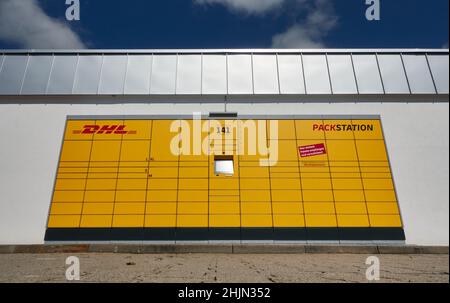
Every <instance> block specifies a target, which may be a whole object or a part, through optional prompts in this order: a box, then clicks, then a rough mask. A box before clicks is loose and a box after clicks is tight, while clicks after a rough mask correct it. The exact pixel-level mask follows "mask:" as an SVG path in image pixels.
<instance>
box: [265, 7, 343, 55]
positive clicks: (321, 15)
mask: <svg viewBox="0 0 450 303" xmlns="http://www.w3.org/2000/svg"><path fill="white" fill-rule="evenodd" d="M337 21H338V18H337V16H336V14H335V12H334V7H333V4H332V3H331V2H330V1H328V0H314V2H313V4H312V5H311V6H309V7H308V8H307V16H306V19H305V20H304V21H303V22H298V23H296V24H294V25H293V26H291V27H290V28H289V29H288V30H287V31H285V32H283V33H280V34H277V35H275V36H274V37H273V38H272V47H274V48H323V47H325V43H324V38H325V37H326V36H327V35H328V33H329V32H330V31H331V30H332V29H333V28H334V27H335V26H336V25H337Z"/></svg>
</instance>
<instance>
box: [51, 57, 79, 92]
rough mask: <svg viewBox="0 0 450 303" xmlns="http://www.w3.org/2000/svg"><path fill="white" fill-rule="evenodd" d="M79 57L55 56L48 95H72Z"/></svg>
mask: <svg viewBox="0 0 450 303" xmlns="http://www.w3.org/2000/svg"><path fill="white" fill-rule="evenodd" d="M77 62H78V56H55V58H54V60H53V67H52V71H51V74H50V80H49V83H48V89H47V94H50V95H69V94H72V89H73V81H74V79H75V71H76V69H77Z"/></svg>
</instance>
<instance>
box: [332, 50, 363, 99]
mask: <svg viewBox="0 0 450 303" xmlns="http://www.w3.org/2000/svg"><path fill="white" fill-rule="evenodd" d="M328 65H329V67H330V77H331V84H332V86H333V93H334V94H357V93H358V90H357V89H356V82H355V74H354V72H353V64H352V58H351V57H350V56H349V55H329V56H328Z"/></svg>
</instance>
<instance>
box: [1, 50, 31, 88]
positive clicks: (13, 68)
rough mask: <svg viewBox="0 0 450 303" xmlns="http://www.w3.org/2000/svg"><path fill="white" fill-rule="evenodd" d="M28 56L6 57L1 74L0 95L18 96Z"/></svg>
mask: <svg viewBox="0 0 450 303" xmlns="http://www.w3.org/2000/svg"><path fill="white" fill-rule="evenodd" d="M27 61H28V56H21V55H18V56H15V55H13V56H5V59H4V60H3V67H2V70H1V74H0V94H2V95H18V94H19V93H20V89H21V87H22V81H23V76H24V73H25V69H26V67H27Z"/></svg>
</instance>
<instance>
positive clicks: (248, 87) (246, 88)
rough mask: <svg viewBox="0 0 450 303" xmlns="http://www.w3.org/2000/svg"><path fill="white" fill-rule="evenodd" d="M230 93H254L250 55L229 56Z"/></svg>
mask: <svg viewBox="0 0 450 303" xmlns="http://www.w3.org/2000/svg"><path fill="white" fill-rule="evenodd" d="M228 93H230V94H253V77H252V58H251V56H250V55H229V56H228Z"/></svg>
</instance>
